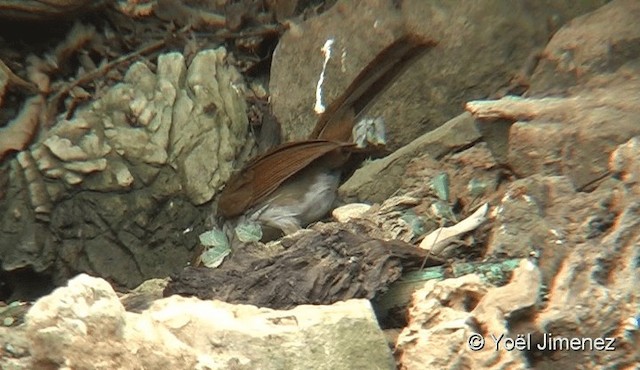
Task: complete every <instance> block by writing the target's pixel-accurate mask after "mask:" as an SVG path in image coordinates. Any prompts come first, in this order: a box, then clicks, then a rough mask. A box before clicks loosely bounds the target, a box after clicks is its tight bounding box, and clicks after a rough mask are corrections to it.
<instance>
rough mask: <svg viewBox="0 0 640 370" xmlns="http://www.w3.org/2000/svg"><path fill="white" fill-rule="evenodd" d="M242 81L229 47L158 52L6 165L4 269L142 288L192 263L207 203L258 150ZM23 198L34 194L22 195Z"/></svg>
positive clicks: (0, 203)
mask: <svg viewBox="0 0 640 370" xmlns="http://www.w3.org/2000/svg"><path fill="white" fill-rule="evenodd" d="M244 90H245V87H244V82H243V80H242V78H241V76H240V73H239V72H238V71H237V70H236V69H235V68H234V67H232V66H230V65H229V64H228V63H227V62H226V51H225V50H224V49H222V48H220V49H216V50H204V51H201V52H199V53H198V54H197V55H196V56H195V57H194V59H193V62H192V63H191V64H190V65H189V66H187V65H186V64H185V60H184V57H183V56H182V55H181V54H178V53H169V54H164V55H160V56H159V57H158V61H157V70H156V72H152V71H151V70H150V69H149V67H148V66H147V65H145V64H144V63H141V62H140V63H135V64H133V65H132V66H131V67H130V68H129V70H128V71H127V73H126V75H125V77H124V80H123V81H122V82H121V83H119V84H117V85H115V86H113V87H111V88H109V89H107V90H105V91H104V94H103V95H101V96H100V97H99V98H98V99H97V100H95V101H93V102H91V103H89V104H87V105H86V106H81V107H79V108H78V110H77V111H76V113H75V116H73V117H72V118H70V119H65V120H61V121H60V122H57V123H55V124H54V125H52V127H51V129H50V130H48V131H47V132H46V134H45V135H43V137H42V138H41V139H39V141H37V142H35V143H33V145H31V147H30V149H29V150H25V151H23V152H21V153H19V155H18V156H17V158H16V160H14V161H12V163H11V164H10V170H9V174H8V186H7V189H6V196H5V197H3V199H0V208H2V209H6V210H8V214H10V215H12V216H11V217H3V218H2V220H0V230H2V231H0V260H1V261H2V269H3V270H4V271H13V270H16V269H18V268H31V269H32V270H34V271H35V272H41V271H45V270H46V271H48V273H51V274H52V275H53V277H54V280H56V281H58V282H63V281H64V280H65V279H66V278H68V277H69V276H70V275H71V273H72V271H73V272H75V271H85V272H90V273H93V274H98V275H100V276H103V277H107V278H110V279H112V281H114V282H116V283H117V284H120V285H123V286H128V287H134V286H136V285H138V284H139V283H140V282H141V281H143V280H144V279H148V278H151V277H157V276H166V275H168V274H170V273H171V272H176V271H177V270H179V269H180V268H182V267H183V266H184V265H186V263H187V262H188V261H189V260H190V259H191V254H192V252H191V251H192V249H193V248H194V245H195V243H197V232H194V233H187V232H184V230H193V229H194V227H198V225H202V223H203V217H204V215H202V213H201V211H199V210H198V209H197V208H196V207H197V206H198V205H200V204H202V203H204V202H208V201H210V200H211V199H212V198H213V196H214V195H215V194H216V192H217V191H218V190H219V189H220V188H221V187H222V185H223V184H224V183H225V181H226V180H227V179H228V177H229V176H230V174H231V171H232V169H233V168H235V167H234V166H236V164H235V161H236V160H238V161H240V162H242V161H243V160H245V159H246V157H247V156H248V154H249V153H250V151H251V149H252V147H253V141H252V140H250V139H248V137H247V136H248V135H247V134H248V120H247V116H246V104H245V95H244ZM25 189H26V190H27V191H25Z"/></svg>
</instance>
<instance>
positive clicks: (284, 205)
mask: <svg viewBox="0 0 640 370" xmlns="http://www.w3.org/2000/svg"><path fill="white" fill-rule="evenodd" d="M433 45H435V42H434V41H432V40H427V39H424V38H421V37H417V36H415V35H406V36H404V37H401V38H399V39H398V40H396V41H395V42H393V43H392V44H391V45H389V46H388V47H386V48H385V49H384V50H383V51H381V52H380V53H379V54H378V55H377V56H376V57H375V58H374V59H373V60H372V61H371V62H370V63H369V64H368V65H367V66H366V67H365V68H364V69H363V70H362V71H361V73H360V74H359V75H358V76H357V77H356V78H355V79H354V81H353V82H352V83H351V85H349V87H348V88H347V90H346V91H345V92H344V93H343V94H342V95H340V96H339V97H338V98H337V99H336V100H335V101H334V102H332V104H330V105H329V107H328V108H327V110H326V111H325V112H324V113H323V114H322V115H321V116H320V118H319V120H318V123H317V124H316V126H315V129H314V130H313V133H312V134H311V137H310V138H309V140H306V141H297V142H291V143H286V144H283V145H280V146H278V147H276V148H274V149H272V150H270V151H268V152H266V153H264V154H262V155H260V156H259V157H257V158H255V159H254V160H252V161H251V162H249V163H248V164H247V165H246V166H245V167H244V168H243V169H242V170H241V171H239V172H238V173H237V174H236V175H234V176H233V177H232V178H231V179H230V180H229V181H228V182H227V185H226V186H225V188H224V189H223V191H222V193H221V195H220V199H219V201H218V213H219V215H221V216H223V217H224V218H226V219H227V220H229V219H246V220H249V221H254V222H257V223H259V224H260V225H261V226H262V228H263V235H264V237H263V241H265V240H272V239H275V238H277V237H278V236H280V235H282V233H284V234H290V233H292V232H294V231H296V230H298V229H300V228H301V227H304V226H306V225H308V224H310V223H312V222H315V221H318V220H319V219H321V218H322V217H324V216H325V215H326V214H327V213H328V212H329V211H330V210H331V207H332V205H333V203H334V201H335V199H336V197H337V189H338V186H339V185H340V182H341V181H342V180H344V179H346V177H347V176H350V175H351V174H352V173H353V171H354V170H355V168H356V167H357V165H359V163H360V162H361V161H362V160H363V159H364V158H365V157H366V155H367V154H371V153H375V152H378V153H379V152H380V148H379V147H374V148H368V149H367V148H365V149H363V148H359V147H358V146H357V145H356V144H355V143H353V138H352V136H353V135H352V132H353V130H354V127H355V125H356V122H358V120H359V119H360V118H361V116H362V115H363V113H364V112H365V111H366V108H367V107H368V106H370V105H371V103H372V102H373V100H374V99H375V98H376V97H377V96H379V95H380V94H381V93H382V91H384V90H385V89H386V88H387V87H388V86H389V85H390V84H391V82H393V81H394V80H395V78H396V77H398V76H399V75H400V74H401V73H402V72H403V71H404V70H405V69H406V68H407V67H408V66H409V65H410V64H411V63H412V62H413V61H415V60H416V59H418V57H419V56H421V55H422V54H423V53H424V52H425V51H426V50H428V48H429V47H431V46H433Z"/></svg>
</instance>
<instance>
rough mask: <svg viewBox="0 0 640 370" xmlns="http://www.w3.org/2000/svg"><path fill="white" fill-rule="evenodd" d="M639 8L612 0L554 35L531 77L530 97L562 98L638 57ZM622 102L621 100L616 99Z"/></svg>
mask: <svg viewBox="0 0 640 370" xmlns="http://www.w3.org/2000/svg"><path fill="white" fill-rule="evenodd" d="M639 15H640V4H639V3H638V2H637V1H634V0H614V1H611V2H607V3H606V5H604V6H602V7H601V8H599V9H597V10H595V11H593V12H591V13H589V14H585V15H582V16H580V17H576V18H575V19H573V20H571V21H570V22H569V23H568V24H566V25H565V26H564V27H562V28H561V29H560V30H558V32H556V33H555V34H554V35H553V38H552V39H551V40H550V41H549V43H548V44H547V46H546V47H545V49H544V51H543V52H542V53H541V54H540V58H541V59H540V62H539V65H538V68H537V69H536V70H535V72H534V74H533V76H532V77H531V88H530V90H529V92H528V94H529V95H530V96H537V95H540V94H545V95H549V94H554V95H564V93H565V92H566V91H567V89H568V88H570V87H571V86H576V85H585V84H588V81H589V80H592V78H593V77H595V76H598V75H600V74H602V73H610V72H615V71H616V70H618V69H620V67H621V66H623V65H624V64H626V63H627V62H628V61H630V60H632V59H634V58H637V57H638V55H639V54H638V53H640V27H638V25H637V24H636V23H635V19H637V17H638V16H639ZM616 97H619V98H624V96H621V95H616Z"/></svg>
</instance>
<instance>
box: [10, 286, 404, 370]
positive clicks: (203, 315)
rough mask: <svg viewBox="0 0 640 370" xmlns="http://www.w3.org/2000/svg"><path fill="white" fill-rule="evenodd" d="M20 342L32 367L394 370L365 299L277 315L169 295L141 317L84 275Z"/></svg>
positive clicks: (42, 306) (36, 313)
mask: <svg viewBox="0 0 640 370" xmlns="http://www.w3.org/2000/svg"><path fill="white" fill-rule="evenodd" d="M26 337H27V340H28V343H29V350H30V354H31V357H30V358H28V363H29V364H30V365H31V366H32V368H40V367H44V366H54V367H60V366H66V367H69V368H73V369H142V368H144V369H158V368H167V367H169V368H171V369H228V368H230V367H235V368H242V369H250V368H307V369H346V368H366V369H391V368H393V359H392V357H391V353H390V350H389V348H388V347H387V344H386V341H385V338H384V335H383V334H382V331H381V330H380V328H379V327H378V326H377V323H376V321H375V316H374V315H373V311H372V309H371V305H370V304H369V302H368V301H366V300H351V301H347V302H339V303H336V304H334V305H331V306H299V307H296V308H295V309H292V310H289V311H276V310H271V309H265V308H258V307H255V306H248V305H235V306H234V305H230V304H227V303H224V302H220V301H200V300H198V299H196V298H184V297H179V296H173V297H169V298H165V299H161V300H158V301H156V302H154V303H153V304H152V305H151V307H150V308H149V309H146V310H144V311H142V312H141V313H139V314H138V313H132V312H126V311H125V310H124V308H123V306H122V305H121V304H120V302H119V300H118V298H117V296H116V294H115V292H114V291H113V289H112V288H111V287H110V286H109V284H108V283H107V282H106V281H104V280H102V279H98V278H92V277H89V276H87V275H79V276H77V277H75V278H73V279H71V280H70V281H69V283H68V286H67V287H64V288H59V289H57V290H55V291H54V292H53V293H52V294H50V295H49V296H45V297H43V298H41V299H40V300H38V301H37V302H36V303H35V305H34V306H33V307H32V308H31V310H30V311H29V312H28V314H27V318H26ZM238 344H241V346H238ZM212 345H213V346H212ZM318 348H323V349H324V350H322V351H318V350H317V349H318ZM2 361H4V360H2ZM23 362H24V361H23Z"/></svg>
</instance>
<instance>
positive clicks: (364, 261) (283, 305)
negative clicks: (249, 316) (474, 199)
mask: <svg viewBox="0 0 640 370" xmlns="http://www.w3.org/2000/svg"><path fill="white" fill-rule="evenodd" d="M336 225H339V224H328V225H324V227H321V228H319V227H316V228H315V229H312V230H305V231H303V232H301V233H299V234H295V235H294V236H293V237H291V239H292V240H295V241H294V242H293V244H292V245H290V246H288V247H287V248H286V249H281V250H279V251H278V252H268V251H267V250H265V249H264V247H248V246H247V247H244V248H238V249H235V250H234V251H233V254H232V256H231V258H230V259H229V260H228V261H225V263H224V264H222V266H220V267H219V268H217V269H209V268H197V267H189V268H187V269H185V270H183V271H182V272H181V273H180V274H179V275H178V276H176V277H174V278H172V280H171V281H170V282H169V284H168V285H167V288H166V289H165V291H164V295H165V296H169V295H172V294H180V295H186V296H196V297H198V298H200V299H219V300H223V301H226V302H230V303H241V304H252V305H257V306H261V307H270V308H275V309H288V308H291V307H294V306H297V305H300V304H331V303H334V302H337V301H341V300H347V299H351V298H367V299H372V298H373V297H374V296H376V295H377V294H380V293H383V292H385V291H386V290H387V288H388V286H389V285H390V284H391V283H392V282H394V281H395V280H397V279H398V278H399V277H400V276H401V274H402V272H403V270H404V269H406V268H410V267H417V266H420V265H421V264H422V262H423V260H424V259H425V258H426V256H427V252H426V251H424V250H421V249H419V248H415V247H414V246H411V245H409V244H406V243H403V242H399V241H388V242H387V241H381V240H377V239H371V238H369V237H366V236H360V235H356V234H354V233H351V232H348V231H344V230H341V229H339V228H338V227H337V226H336ZM316 229H320V230H316ZM440 263H441V261H438V260H436V259H430V260H429V261H428V262H427V265H428V266H432V265H436V264H440Z"/></svg>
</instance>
